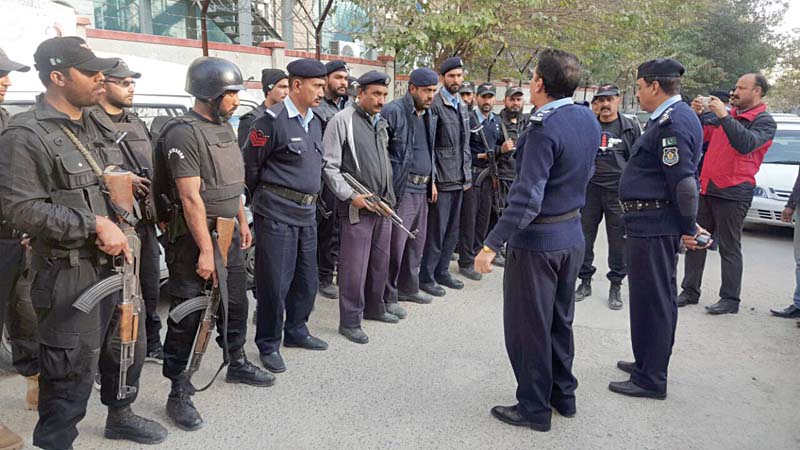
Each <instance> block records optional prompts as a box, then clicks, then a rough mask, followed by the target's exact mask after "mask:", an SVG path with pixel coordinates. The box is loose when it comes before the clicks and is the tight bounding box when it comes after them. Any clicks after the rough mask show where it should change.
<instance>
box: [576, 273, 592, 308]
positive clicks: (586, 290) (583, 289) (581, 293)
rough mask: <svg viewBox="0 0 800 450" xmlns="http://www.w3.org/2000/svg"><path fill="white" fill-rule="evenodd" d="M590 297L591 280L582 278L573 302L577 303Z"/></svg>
mask: <svg viewBox="0 0 800 450" xmlns="http://www.w3.org/2000/svg"><path fill="white" fill-rule="evenodd" d="M590 295H592V279H591V278H583V279H581V284H580V286H578V289H577V290H575V301H576V302H579V301H581V300H583V299H585V298H586V297H589V296H590Z"/></svg>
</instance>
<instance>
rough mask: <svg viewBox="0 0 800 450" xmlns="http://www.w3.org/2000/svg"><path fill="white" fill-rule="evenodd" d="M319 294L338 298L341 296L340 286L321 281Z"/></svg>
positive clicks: (333, 298) (334, 298)
mask: <svg viewBox="0 0 800 450" xmlns="http://www.w3.org/2000/svg"><path fill="white" fill-rule="evenodd" d="M318 290H319V295H321V296H323V297H325V298H330V299H332V300H336V299H337V298H339V288H337V287H336V286H334V285H333V283H320V284H319V289H318Z"/></svg>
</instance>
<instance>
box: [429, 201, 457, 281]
mask: <svg viewBox="0 0 800 450" xmlns="http://www.w3.org/2000/svg"><path fill="white" fill-rule="evenodd" d="M463 197H464V191H463V190H462V189H461V188H459V189H458V190H456V191H439V198H438V200H437V201H436V203H434V204H433V205H431V206H430V208H429V209H428V228H427V236H426V238H425V251H424V252H423V254H422V265H421V266H420V270H419V281H420V283H433V282H435V281H436V279H437V278H440V279H441V278H443V277H448V276H450V274H449V272H448V268H449V267H450V255H452V254H453V252H454V251H455V249H456V246H457V245H458V238H459V220H460V219H461V200H462V199H463Z"/></svg>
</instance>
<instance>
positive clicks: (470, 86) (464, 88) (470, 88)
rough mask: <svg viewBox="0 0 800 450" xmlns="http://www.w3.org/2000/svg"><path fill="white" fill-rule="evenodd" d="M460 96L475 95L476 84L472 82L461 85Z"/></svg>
mask: <svg viewBox="0 0 800 450" xmlns="http://www.w3.org/2000/svg"><path fill="white" fill-rule="evenodd" d="M458 93H459V94H474V93H475V83H473V82H472V81H465V82H463V83H461V88H460V89H459V90H458Z"/></svg>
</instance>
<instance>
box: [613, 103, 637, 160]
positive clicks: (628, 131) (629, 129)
mask: <svg viewBox="0 0 800 450" xmlns="http://www.w3.org/2000/svg"><path fill="white" fill-rule="evenodd" d="M619 122H620V124H621V125H622V136H620V139H622V142H623V144H625V147H624V151H623V152H622V154H621V155H620V154H618V153H615V155H616V157H617V164H619V168H620V169H622V170H625V165H626V164H627V163H628V160H629V159H631V149H633V144H635V143H636V140H637V139H639V136H641V135H642V129H641V127H639V122H637V121H636V119H631V118H629V117H627V116H625V115H624V114H622V113H620V114H619Z"/></svg>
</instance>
